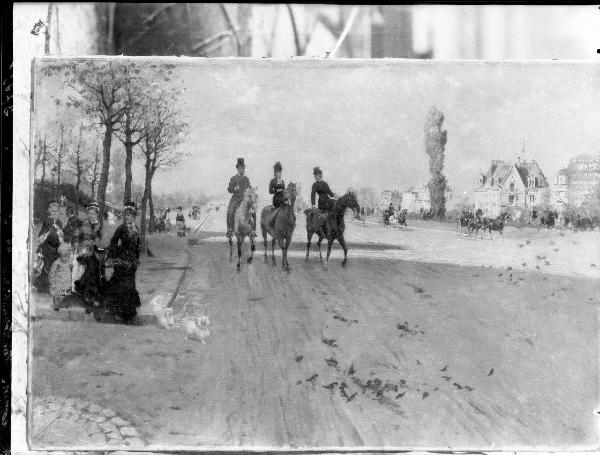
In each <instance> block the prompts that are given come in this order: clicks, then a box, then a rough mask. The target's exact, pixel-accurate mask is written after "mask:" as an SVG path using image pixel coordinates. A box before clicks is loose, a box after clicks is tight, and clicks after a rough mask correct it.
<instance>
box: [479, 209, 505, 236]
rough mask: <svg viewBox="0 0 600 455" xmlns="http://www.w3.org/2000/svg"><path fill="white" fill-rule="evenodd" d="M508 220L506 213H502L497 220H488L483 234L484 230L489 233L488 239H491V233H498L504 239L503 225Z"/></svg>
mask: <svg viewBox="0 0 600 455" xmlns="http://www.w3.org/2000/svg"><path fill="white" fill-rule="evenodd" d="M508 220H510V215H509V214H508V213H506V212H502V213H501V214H500V215H499V216H498V217H497V218H492V219H490V218H488V219H487V220H486V223H485V227H484V229H483V232H485V231H486V230H487V231H489V233H490V239H491V238H493V237H492V231H498V232H499V233H500V234H501V235H502V237H503V238H504V223H506V222H507V221H508Z"/></svg>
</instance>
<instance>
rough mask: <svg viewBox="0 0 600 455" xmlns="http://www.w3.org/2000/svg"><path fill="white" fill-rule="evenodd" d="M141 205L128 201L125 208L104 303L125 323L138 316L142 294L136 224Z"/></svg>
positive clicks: (111, 252) (110, 251) (112, 247)
mask: <svg viewBox="0 0 600 455" xmlns="http://www.w3.org/2000/svg"><path fill="white" fill-rule="evenodd" d="M136 216H137V208H136V206H135V204H134V203H133V202H128V203H127V204H125V207H124V208H123V218H124V221H123V224H121V225H120V226H119V227H117V229H116V231H115V233H114V235H113V236H112V238H111V240H110V245H109V248H108V258H109V259H108V261H107V264H106V265H107V266H109V265H112V266H113V274H112V276H111V277H110V280H109V281H108V284H107V287H106V293H105V295H104V302H105V304H106V311H107V312H108V313H109V314H111V315H112V316H114V317H115V318H116V319H118V320H123V321H125V322H128V321H130V320H131V319H133V317H135V315H136V313H137V308H139V307H140V304H141V302H140V295H139V294H138V291H137V289H136V286H135V273H136V271H137V268H138V267H139V265H140V249H141V244H140V231H139V228H138V227H137V225H136V224H135V218H136Z"/></svg>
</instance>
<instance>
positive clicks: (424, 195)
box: [400, 185, 454, 213]
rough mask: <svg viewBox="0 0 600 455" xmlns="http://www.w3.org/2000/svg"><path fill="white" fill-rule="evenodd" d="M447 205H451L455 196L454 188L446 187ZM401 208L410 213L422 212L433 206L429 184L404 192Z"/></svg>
mask: <svg viewBox="0 0 600 455" xmlns="http://www.w3.org/2000/svg"><path fill="white" fill-rule="evenodd" d="M445 195H446V207H448V206H449V205H450V203H451V202H452V200H453V197H454V189H453V188H452V187H448V188H446V193H445ZM400 207H401V209H403V210H404V209H406V210H407V211H408V212H409V213H421V212H424V211H428V210H429V209H430V208H431V195H430V193H429V186H428V185H423V186H421V187H420V188H419V189H415V188H409V189H408V190H406V191H405V192H403V193H402V203H401V206H400Z"/></svg>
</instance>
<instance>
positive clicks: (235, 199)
mask: <svg viewBox="0 0 600 455" xmlns="http://www.w3.org/2000/svg"><path fill="white" fill-rule="evenodd" d="M235 167H236V169H237V174H236V175H234V176H233V177H231V179H230V180H229V186H228V187H227V191H229V192H230V193H231V199H230V200H229V206H228V207H227V237H228V238H231V237H232V235H233V217H234V214H235V211H236V210H237V208H238V207H239V206H240V204H241V203H242V200H243V199H244V193H245V192H246V190H247V189H248V188H250V180H249V179H248V177H246V176H245V175H244V173H245V172H246V164H245V163H244V158H238V159H237V164H236V166H235Z"/></svg>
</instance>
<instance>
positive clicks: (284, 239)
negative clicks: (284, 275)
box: [260, 182, 296, 272]
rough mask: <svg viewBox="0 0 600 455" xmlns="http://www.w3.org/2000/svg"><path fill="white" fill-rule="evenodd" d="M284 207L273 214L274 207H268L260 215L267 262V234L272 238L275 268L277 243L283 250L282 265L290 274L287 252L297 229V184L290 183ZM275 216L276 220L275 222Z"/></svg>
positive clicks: (286, 191)
mask: <svg viewBox="0 0 600 455" xmlns="http://www.w3.org/2000/svg"><path fill="white" fill-rule="evenodd" d="M284 194H285V195H284V205H283V206H281V207H279V211H278V212H277V213H276V214H273V213H272V211H273V206H272V205H268V206H266V207H265V208H264V209H262V212H261V214H260V229H261V231H262V236H263V243H264V244H265V260H266V259H267V234H269V235H270V236H271V237H272V240H271V254H272V256H273V266H275V241H277V242H278V243H279V247H280V248H281V254H282V258H281V265H282V267H283V270H285V271H287V272H289V271H290V264H289V263H288V258H287V251H288V248H289V246H290V243H292V234H293V233H294V229H295V228H296V215H295V214H294V204H295V203H296V184H295V183H292V182H290V183H289V184H288V187H287V188H286V190H285V193H284ZM273 216H275V219H274V220H273V218H272V217H273Z"/></svg>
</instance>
